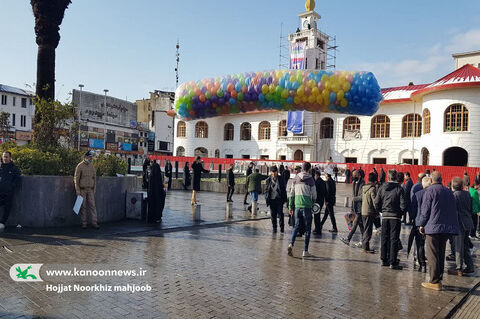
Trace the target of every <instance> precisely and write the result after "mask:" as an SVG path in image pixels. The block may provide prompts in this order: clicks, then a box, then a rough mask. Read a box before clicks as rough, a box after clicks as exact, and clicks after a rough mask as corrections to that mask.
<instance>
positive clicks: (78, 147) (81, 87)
mask: <svg viewBox="0 0 480 319" xmlns="http://www.w3.org/2000/svg"><path fill="white" fill-rule="evenodd" d="M78 87H79V88H80V98H79V101H78V107H77V111H78V146H77V150H78V151H80V126H81V125H80V123H81V122H80V106H81V105H82V89H83V87H84V85H83V84H79V85H78Z"/></svg>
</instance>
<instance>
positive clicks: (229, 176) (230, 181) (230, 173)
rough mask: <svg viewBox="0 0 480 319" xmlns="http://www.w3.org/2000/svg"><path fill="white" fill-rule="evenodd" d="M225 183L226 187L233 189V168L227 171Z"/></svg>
mask: <svg viewBox="0 0 480 319" xmlns="http://www.w3.org/2000/svg"><path fill="white" fill-rule="evenodd" d="M227 172H228V174H227V182H228V186H230V187H234V186H235V174H233V168H232V169H228V170H227Z"/></svg>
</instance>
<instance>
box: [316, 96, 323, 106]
mask: <svg viewBox="0 0 480 319" xmlns="http://www.w3.org/2000/svg"><path fill="white" fill-rule="evenodd" d="M316 100H317V103H318V104H320V105H322V104H323V100H324V98H323V96H322V95H318V96H317V98H316Z"/></svg>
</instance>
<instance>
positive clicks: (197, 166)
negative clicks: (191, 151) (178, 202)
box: [192, 156, 210, 205]
mask: <svg viewBox="0 0 480 319" xmlns="http://www.w3.org/2000/svg"><path fill="white" fill-rule="evenodd" d="M192 171H193V191H192V205H197V192H199V191H200V182H201V180H202V173H210V171H209V170H206V169H205V168H203V162H202V161H201V158H200V156H197V158H196V159H195V161H194V162H193V164H192Z"/></svg>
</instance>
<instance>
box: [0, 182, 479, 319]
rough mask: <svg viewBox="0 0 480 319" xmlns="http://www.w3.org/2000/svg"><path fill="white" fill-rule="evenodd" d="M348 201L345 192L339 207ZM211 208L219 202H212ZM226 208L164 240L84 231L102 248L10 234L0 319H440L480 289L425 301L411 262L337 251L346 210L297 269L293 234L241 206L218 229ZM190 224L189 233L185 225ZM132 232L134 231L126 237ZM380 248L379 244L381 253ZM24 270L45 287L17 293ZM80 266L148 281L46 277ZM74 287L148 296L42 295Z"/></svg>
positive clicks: (5, 241)
mask: <svg viewBox="0 0 480 319" xmlns="http://www.w3.org/2000/svg"><path fill="white" fill-rule="evenodd" d="M348 192H349V189H346V188H345V187H344V186H343V185H342V186H340V187H339V196H338V202H337V204H340V203H343V196H342V194H346V193H348ZM186 195H188V194H184V193H183V192H176V191H175V192H172V193H170V194H169V196H170V198H169V200H168V202H167V206H168V207H169V210H170V211H171V213H170V214H171V218H172V220H174V219H173V218H174V216H176V215H178V216H183V215H185V216H187V217H188V216H189V209H190V210H191V206H190V205H189V202H187V203H186V204H184V203H183V201H184V200H185V197H184V196H186ZM210 196H212V197H210ZM215 196H218V199H217V201H214V200H212V199H215V198H217V197H215ZM239 197H240V195H235V196H234V200H235V198H239ZM222 198H224V195H223V194H211V193H201V195H200V197H199V200H200V202H202V206H203V207H202V216H205V217H204V218H205V220H206V221H208V220H210V221H212V222H211V223H204V224H200V225H198V224H197V225H195V224H194V223H193V222H192V221H191V220H189V219H188V218H187V217H185V216H183V217H178V216H177V217H175V218H178V222H175V223H174V222H172V224H171V225H174V226H175V225H176V226H175V227H173V226H172V228H168V227H167V228H166V229H158V228H155V227H154V228H152V227H150V228H144V226H141V227H140V226H139V227H138V229H136V228H135V227H136V226H130V227H129V226H128V225H125V226H117V227H118V228H117V231H115V232H108V231H106V229H108V226H105V227H104V228H102V230H100V232H98V233H93V230H92V231H90V230H89V231H88V232H92V234H95V236H88V234H90V233H86V234H83V235H82V236H74V235H72V234H73V233H72V234H68V233H65V234H62V235H56V234H55V233H53V232H52V233H50V234H49V235H48V238H49V239H48V240H28V239H26V238H28V237H29V235H28V234H24V235H23V236H17V237H15V234H13V233H11V234H7V236H6V237H5V236H4V237H3V238H0V240H1V241H0V243H1V245H3V246H5V247H6V249H5V248H2V247H0V283H1V284H2V285H1V286H0V314H2V315H3V316H2V315H0V318H4V317H5V318H17V317H22V316H25V317H36V316H39V317H42V316H43V317H50V318H434V317H439V318H441V317H444V316H445V315H446V314H448V312H449V311H450V309H452V308H453V306H454V305H455V304H456V303H458V301H459V300H460V299H461V298H462V297H463V296H464V295H465V293H466V292H467V291H468V290H469V289H470V288H471V287H473V286H474V285H475V284H476V283H477V282H478V281H479V278H478V272H477V275H475V276H472V277H456V276H448V275H447V274H445V280H444V285H445V290H444V291H440V292H435V291H429V290H425V289H423V288H421V286H420V284H421V282H422V281H424V280H425V279H426V276H427V274H423V273H418V272H417V271H415V270H413V269H412V265H413V261H412V256H410V260H407V256H406V252H405V250H403V251H401V253H400V257H399V258H400V259H401V261H402V262H401V264H402V265H404V266H405V269H404V270H402V271H395V270H390V269H388V268H387V269H385V268H382V267H381V266H380V263H379V254H375V255H365V254H363V253H362V252H361V250H360V249H358V248H353V247H347V246H346V245H344V244H343V243H342V242H340V240H339V237H340V236H345V235H346V234H347V229H346V225H345V222H344V220H343V217H342V215H343V214H344V212H345V210H346V209H345V208H342V207H337V216H336V217H337V222H338V225H339V228H340V233H339V234H338V236H336V235H332V234H329V233H328V234H327V233H324V235H323V236H322V237H312V240H311V244H310V252H311V253H312V254H313V255H314V257H311V258H308V259H303V258H301V257H300V256H301V251H302V247H303V245H302V244H303V239H299V240H298V241H297V243H296V246H295V248H294V257H289V256H287V254H286V249H287V246H288V239H289V237H290V235H291V228H290V227H287V230H286V233H285V234H281V233H277V234H272V232H271V224H270V221H269V220H254V221H240V220H241V217H242V214H243V213H242V210H243V205H241V201H240V200H238V204H237V203H236V204H235V207H237V209H238V210H239V211H238V212H237V213H236V214H237V222H234V223H230V224H220V223H219V222H220V221H221V220H222V219H223V218H222V217H224V215H223V216H221V215H219V214H222V213H223V214H224V208H223V207H224V205H225V203H224V201H223V200H222ZM242 200H243V197H242ZM237 205H238V206H237ZM182 207H183V208H182ZM261 209H262V208H261ZM173 212H176V213H173ZM203 212H205V215H203ZM234 215H235V214H234ZM208 216H210V217H208ZM217 216H218V217H217ZM190 217H191V216H190ZM182 218H183V220H186V221H187V223H186V224H182V223H181V222H180V220H181V219H182ZM167 220H168V219H167V215H165V221H164V222H165V223H167ZM215 220H217V221H218V222H217V223H213V221H215ZM285 220H287V218H285ZM112 227H113V226H112ZM132 227H133V228H135V229H136V231H128V230H129V229H130V228H132ZM326 229H329V222H328V221H327V226H326ZM122 230H124V231H123V232H122ZM409 230H410V228H409V227H407V226H405V227H404V229H403V230H402V242H403V244H404V246H405V247H406V237H407V235H408V232H409ZM22 231H24V230H22ZM74 231H75V232H76V231H78V230H74ZM17 235H18V234H17ZM31 236H33V237H35V236H36V235H31ZM37 237H42V235H38V236H37ZM359 238H360V234H359V233H358V234H356V235H355V236H354V240H355V241H358V240H359ZM379 240H380V236H379V235H374V238H373V247H374V248H376V249H378V248H379ZM475 245H476V246H479V243H477V242H476V243H475ZM18 263H32V264H34V263H42V264H44V266H43V267H42V271H41V272H40V275H41V277H42V279H43V280H44V282H29V283H27V282H15V281H13V280H12V279H11V278H10V276H9V269H10V267H11V266H12V265H13V264H18ZM58 264H60V265H58ZM73 266H78V267H83V268H89V267H90V268H91V269H97V268H101V269H110V270H131V269H137V270H138V269H140V268H141V269H142V270H146V274H145V276H136V277H128V278H125V277H59V276H51V275H48V274H46V269H47V270H48V269H71V268H72V267H73ZM70 284H72V285H77V286H83V287H89V286H92V285H94V284H97V285H104V286H105V287H108V286H111V287H117V286H121V285H123V286H125V285H128V284H129V285H137V286H138V287H144V288H145V287H146V288H145V289H148V287H147V285H148V286H149V287H151V291H145V292H136V293H129V292H118V291H117V292H113V291H98V292H68V291H67V292H63V293H57V292H54V291H46V288H47V287H46V285H52V286H50V287H53V286H59V285H63V286H68V285H70ZM50 289H51V288H50ZM84 289H85V288H84Z"/></svg>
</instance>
